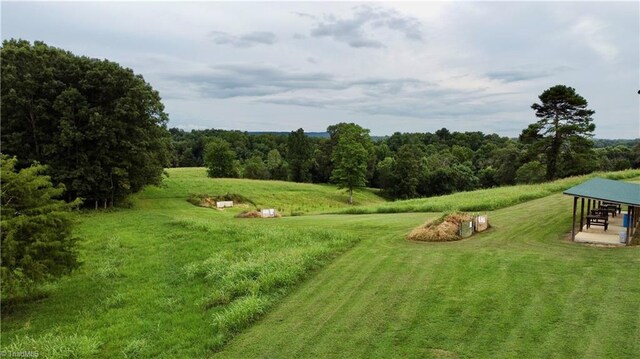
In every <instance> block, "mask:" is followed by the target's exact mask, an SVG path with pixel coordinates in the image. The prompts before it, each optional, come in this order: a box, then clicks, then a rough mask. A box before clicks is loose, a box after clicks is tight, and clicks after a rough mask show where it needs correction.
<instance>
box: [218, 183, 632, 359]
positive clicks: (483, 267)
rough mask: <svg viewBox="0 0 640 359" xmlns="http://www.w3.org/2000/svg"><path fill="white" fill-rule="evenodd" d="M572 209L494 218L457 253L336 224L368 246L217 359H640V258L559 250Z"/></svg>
mask: <svg viewBox="0 0 640 359" xmlns="http://www.w3.org/2000/svg"><path fill="white" fill-rule="evenodd" d="M570 206H571V199H570V198H569V197H566V196H562V195H560V194H556V195H552V196H549V197H546V198H543V199H539V200H535V201H532V202H528V203H526V204H520V205H517V206H514V207H510V208H507V209H503V210H499V211H496V212H493V213H490V219H491V223H492V225H493V228H492V229H491V230H490V231H489V232H488V233H485V234H483V235H481V236H478V237H475V238H472V239H470V240H465V241H461V242H456V243H433V244H425V243H411V242H407V241H404V240H403V236H402V234H403V233H405V232H406V231H405V230H403V228H402V227H401V226H400V227H397V228H394V229H393V230H389V231H387V230H382V227H384V223H385V222H386V221H387V220H392V221H396V218H402V217H403V216H405V215H404V214H403V215H395V216H396V217H393V216H394V215H385V216H387V217H379V216H380V215H378V216H375V215H374V216H371V215H365V216H362V218H361V219H360V220H359V222H357V223H356V222H353V223H344V222H343V223H342V224H341V225H343V226H345V227H347V228H351V229H352V230H355V231H356V232H357V233H362V234H363V235H364V239H363V240H362V241H361V242H360V243H359V244H358V245H357V246H356V247H355V248H354V249H353V250H351V251H349V252H348V253H346V254H345V255H343V256H341V257H340V258H339V259H337V260H336V261H334V262H333V263H331V264H330V265H329V266H328V267H327V268H326V269H325V270H323V271H322V272H320V273H319V274H318V275H317V276H315V277H314V278H312V279H311V280H309V281H307V282H306V283H304V284H303V285H302V287H301V288H299V290H297V291H296V292H295V293H293V294H292V295H290V296H288V297H287V298H286V299H285V300H283V302H282V303H281V304H280V305H279V306H278V307H277V309H275V310H274V311H272V312H271V313H269V314H268V315H267V316H266V317H265V318H264V319H263V320H262V321H260V322H259V323H258V324H256V325H254V326H253V327H252V328H250V329H249V330H247V331H246V332H244V333H242V334H241V335H240V336H238V337H237V338H236V339H235V340H234V341H233V342H232V343H231V344H230V345H229V346H227V347H226V348H225V350H224V351H223V352H221V353H219V354H218V355H215V356H214V357H216V358H217V357H220V358H240V357H251V358H285V357H336V358H339V357H345V356H348V357H350V358H372V357H377V358H388V357H402V358H425V357H427V358H428V357H433V358H465V357H472V358H543V357H544V358H548V357H556V358H606V357H609V358H613V357H615V358H637V357H640V341H639V340H638V338H640V301H638V300H637V298H638V297H639V296H640V277H638V276H637V275H635V274H634V273H636V272H637V268H638V265H640V248H637V247H636V248H596V247H589V246H583V245H578V244H574V243H571V242H569V241H567V240H566V239H565V237H564V234H565V233H566V232H567V231H568V229H569V226H570V216H571V213H570V212H571V210H570ZM354 218H356V219H357V218H360V216H356V217H354ZM356 219H354V221H356ZM295 220H296V225H299V226H305V225H309V224H311V223H313V224H314V225H319V224H322V223H327V224H329V223H330V224H332V225H335V223H336V221H337V220H340V221H341V222H342V220H343V217H339V216H336V217H333V216H327V217H325V216H314V217H306V218H304V217H303V218H296V219H295ZM372 229H373V230H372ZM376 229H379V230H376Z"/></svg>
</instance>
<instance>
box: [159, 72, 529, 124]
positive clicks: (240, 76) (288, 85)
mask: <svg viewBox="0 0 640 359" xmlns="http://www.w3.org/2000/svg"><path fill="white" fill-rule="evenodd" d="M167 78H168V79H169V80H171V81H174V82H175V86H176V87H181V88H191V89H195V91H197V93H198V94H199V95H200V96H201V97H203V98H208V99H229V98H240V97H244V98H250V99H252V101H256V102H260V103H268V104H276V105H283V106H298V107H308V108H318V109H335V110H341V111H348V112H351V113H361V114H366V115H388V116H397V117H404V118H417V119H427V118H445V117H448V118H459V117H473V115H474V114H475V115H485V114H486V115H489V114H499V113H504V112H509V111H511V110H512V109H514V108H517V106H520V104H514V103H513V102H514V101H513V100H512V99H511V98H510V96H511V95H518V94H514V93H508V92H503V93H492V92H490V91H488V90H487V89H482V88H479V89H474V90H468V89H467V90H462V89H451V88H446V87H443V86H440V85H438V84H436V83H431V82H426V81H422V80H418V79H414V78H380V77H368V78H360V79H345V78H340V77H336V76H334V75H331V74H328V73H322V72H299V71H288V70H284V69H280V68H276V67H270V66H265V65H250V64H231V65H215V66H211V67H209V68H207V69H205V70H204V71H199V72H193V73H189V74H174V75H170V76H167ZM526 106H528V104H527V105H526ZM526 106H525V107H526Z"/></svg>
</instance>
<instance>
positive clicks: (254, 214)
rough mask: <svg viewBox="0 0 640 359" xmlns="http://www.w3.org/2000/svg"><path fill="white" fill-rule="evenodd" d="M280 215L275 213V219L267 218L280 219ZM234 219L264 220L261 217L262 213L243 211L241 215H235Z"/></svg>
mask: <svg viewBox="0 0 640 359" xmlns="http://www.w3.org/2000/svg"><path fill="white" fill-rule="evenodd" d="M280 217H282V215H280V213H276V215H275V217H269V218H280ZM236 218H265V217H262V213H261V212H260V211H244V212H242V213H238V214H236Z"/></svg>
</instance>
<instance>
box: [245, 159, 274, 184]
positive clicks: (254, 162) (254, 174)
mask: <svg viewBox="0 0 640 359" xmlns="http://www.w3.org/2000/svg"><path fill="white" fill-rule="evenodd" d="M243 177H244V178H251V179H269V178H270V177H271V176H270V173H269V169H268V168H267V165H266V164H265V163H264V161H263V160H262V158H261V157H260V156H253V157H251V158H250V159H248V160H247V161H246V162H245V163H244V171H243Z"/></svg>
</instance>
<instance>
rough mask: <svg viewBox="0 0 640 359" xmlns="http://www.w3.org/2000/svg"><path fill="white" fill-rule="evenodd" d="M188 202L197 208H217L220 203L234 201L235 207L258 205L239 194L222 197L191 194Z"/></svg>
mask: <svg viewBox="0 0 640 359" xmlns="http://www.w3.org/2000/svg"><path fill="white" fill-rule="evenodd" d="M187 201H188V202H189V203H191V204H193V205H195V206H199V207H206V208H216V202H218V201H233V204H234V205H236V206H237V205H239V204H251V205H254V206H255V205H256V204H255V203H254V202H253V201H252V200H251V199H249V198H247V197H245V196H243V195H241V194H237V193H226V194H222V195H209V194H204V193H189V198H188V199H187Z"/></svg>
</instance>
